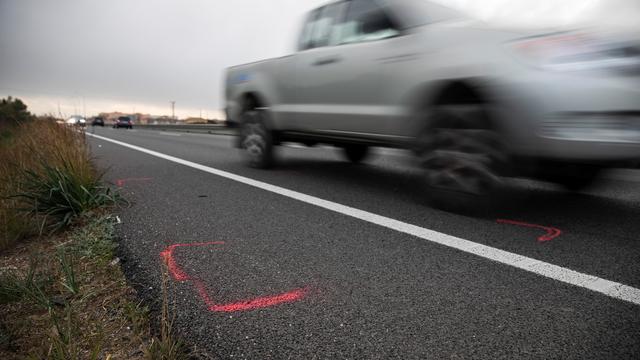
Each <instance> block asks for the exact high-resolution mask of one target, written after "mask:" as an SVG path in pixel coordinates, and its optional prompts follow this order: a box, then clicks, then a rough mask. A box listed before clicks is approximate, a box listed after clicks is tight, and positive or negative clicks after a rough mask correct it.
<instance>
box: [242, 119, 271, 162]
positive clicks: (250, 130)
mask: <svg viewBox="0 0 640 360" xmlns="http://www.w3.org/2000/svg"><path fill="white" fill-rule="evenodd" d="M243 123H244V125H243V131H242V142H241V145H242V148H243V149H244V152H245V154H246V156H247V157H248V159H249V162H250V163H251V164H252V165H260V164H261V163H263V162H264V161H265V157H266V152H267V146H268V144H267V141H268V140H267V129H266V128H265V126H264V124H263V123H262V121H261V117H260V114H259V112H257V111H248V112H247V113H245V119H244V122H243Z"/></svg>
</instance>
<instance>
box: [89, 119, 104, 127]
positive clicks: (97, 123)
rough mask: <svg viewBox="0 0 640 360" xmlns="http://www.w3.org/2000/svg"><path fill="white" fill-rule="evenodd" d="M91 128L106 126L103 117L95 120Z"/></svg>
mask: <svg viewBox="0 0 640 360" xmlns="http://www.w3.org/2000/svg"><path fill="white" fill-rule="evenodd" d="M91 126H104V119H103V118H101V117H96V118H93V121H92V122H91Z"/></svg>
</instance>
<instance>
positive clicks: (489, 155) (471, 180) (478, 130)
mask: <svg viewBox="0 0 640 360" xmlns="http://www.w3.org/2000/svg"><path fill="white" fill-rule="evenodd" d="M426 122H427V125H426V126H425V127H424V128H423V130H422V131H421V133H420V135H419V136H418V138H417V144H416V153H417V155H418V159H419V161H420V163H421V165H422V167H423V168H424V170H425V175H424V179H425V183H426V188H427V197H428V200H429V202H430V203H431V204H432V205H434V206H436V207H438V208H442V209H445V210H450V211H456V212H472V213H478V212H482V211H486V210H488V209H490V208H491V206H492V205H494V204H493V202H494V200H496V199H497V197H496V196H495V195H497V194H499V192H500V190H501V187H502V185H503V179H502V177H501V175H502V174H503V173H504V170H505V168H506V164H507V156H506V155H505V151H504V146H503V145H502V142H501V141H500V136H499V133H498V132H497V131H496V129H495V128H494V126H493V125H492V124H491V122H490V118H489V114H488V112H487V110H486V109H485V106H484V105H483V104H460V105H439V106H436V107H434V108H433V109H432V111H431V112H430V113H429V114H428V116H427V119H426Z"/></svg>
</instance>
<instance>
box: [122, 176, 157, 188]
mask: <svg viewBox="0 0 640 360" xmlns="http://www.w3.org/2000/svg"><path fill="white" fill-rule="evenodd" d="M151 180H152V179H151V178H127V179H116V185H118V187H123V186H124V184H125V183H128V182H132V181H138V182H142V181H151Z"/></svg>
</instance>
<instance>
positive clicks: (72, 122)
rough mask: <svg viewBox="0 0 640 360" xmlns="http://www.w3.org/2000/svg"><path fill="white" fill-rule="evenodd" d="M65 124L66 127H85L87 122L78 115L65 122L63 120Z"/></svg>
mask: <svg viewBox="0 0 640 360" xmlns="http://www.w3.org/2000/svg"><path fill="white" fill-rule="evenodd" d="M65 124H67V125H75V126H85V125H86V124H87V121H86V120H85V118H83V117H82V116H80V115H73V116H71V117H70V118H68V119H67V120H65Z"/></svg>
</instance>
